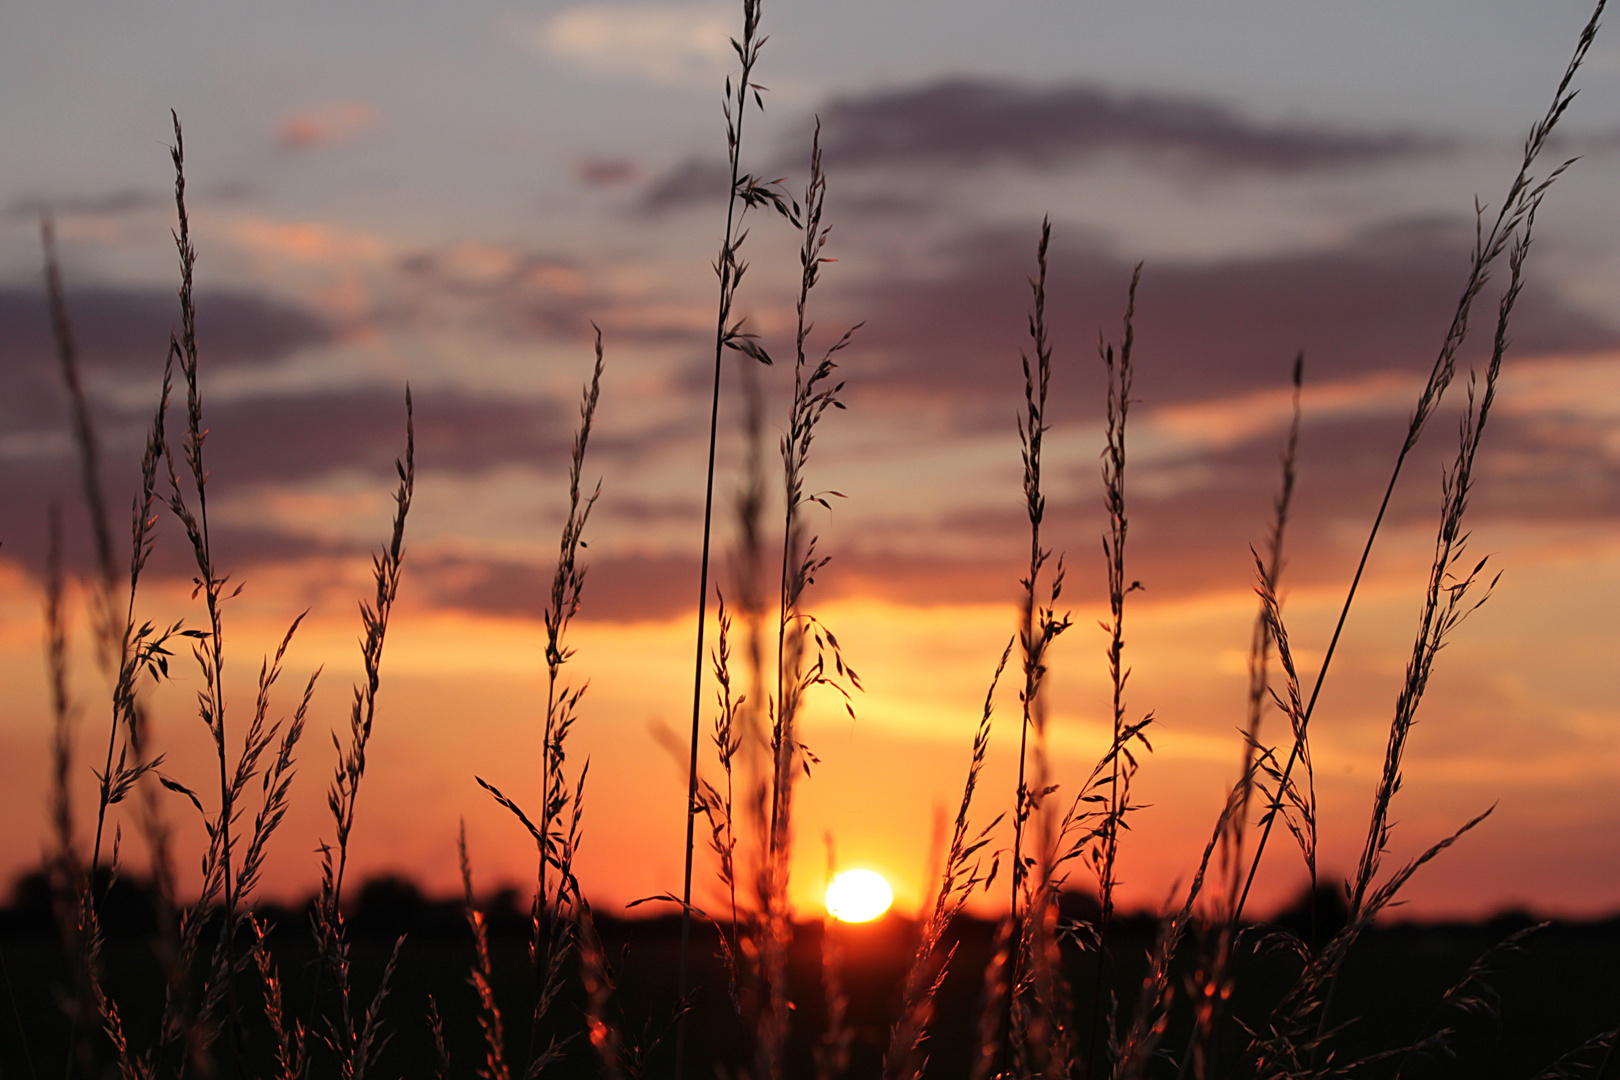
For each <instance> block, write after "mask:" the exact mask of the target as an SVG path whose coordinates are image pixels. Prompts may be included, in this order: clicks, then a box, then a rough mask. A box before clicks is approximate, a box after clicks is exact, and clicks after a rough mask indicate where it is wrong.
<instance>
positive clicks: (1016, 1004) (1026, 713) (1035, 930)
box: [1006, 218, 1070, 1071]
mask: <svg viewBox="0 0 1620 1080" xmlns="http://www.w3.org/2000/svg"><path fill="white" fill-rule="evenodd" d="M1051 239H1052V222H1051V219H1050V218H1045V219H1043V220H1042V221H1041V238H1040V242H1039V244H1038V245H1037V246H1036V252H1035V261H1036V267H1037V273H1036V276H1034V277H1032V278H1030V280H1029V285H1030V291H1031V293H1032V294H1033V295H1032V299H1033V307H1032V310H1031V311H1030V315H1029V336H1030V342H1031V346H1032V349H1033V353H1034V356H1033V360H1032V358H1031V356H1030V355H1029V354H1027V353H1026V354H1024V355H1023V356H1021V358H1020V359H1021V361H1022V364H1023V370H1024V411H1023V412H1022V413H1021V414H1020V415H1019V417H1018V439H1019V449H1020V454H1021V457H1022V459H1023V465H1024V509H1025V513H1026V514H1027V516H1028V518H1029V565H1028V568H1027V570H1026V572H1025V576H1024V578H1023V580H1022V581H1021V582H1019V584H1020V585H1021V586H1022V589H1023V594H1022V596H1023V611H1022V616H1023V618H1022V622H1021V625H1020V628H1019V634H1018V642H1019V651H1020V653H1021V654H1022V655H1021V659H1022V663H1023V669H1024V683H1023V686H1022V687H1021V688H1020V690H1019V695H1018V697H1019V702H1020V705H1021V716H1020V724H1019V732H1018V789H1017V803H1016V806H1015V808H1014V813H1013V858H1012V873H1011V875H1010V877H1011V881H1010V883H1009V887H1010V892H1011V896H1010V898H1009V906H1008V914H1009V917H1010V918H1011V919H1012V920H1013V926H1014V930H1015V932H1016V933H1017V939H1016V940H1017V945H1016V947H1015V948H1014V949H1013V950H1012V953H1011V954H1010V956H1009V958H1008V968H1007V980H1008V981H1007V1002H1006V1005H1007V1016H1006V1031H1007V1054H1008V1058H1007V1063H1008V1064H1011V1063H1012V1062H1013V1060H1014V1059H1015V1058H1016V1053H1015V1050H1016V1047H1017V1046H1018V1045H1022V1044H1025V1043H1030V1042H1036V1043H1042V1044H1045V1045H1044V1046H1043V1047H1036V1048H1035V1051H1036V1052H1037V1053H1046V1052H1049V1053H1051V1054H1052V1055H1053V1056H1054V1058H1055V1059H1057V1060H1058V1061H1060V1062H1061V1063H1060V1064H1057V1065H1056V1066H1055V1067H1056V1068H1058V1069H1059V1070H1060V1071H1061V1070H1062V1069H1064V1068H1065V1067H1066V1064H1067V1054H1066V1053H1063V1052H1060V1050H1059V1044H1060V1043H1062V1042H1063V1041H1065V1040H1066V1038H1067V1028H1066V1025H1065V1023H1064V1020H1063V1018H1061V1017H1059V1016H1057V1015H1056V1011H1055V1010H1053V1009H1052V1008H1051V1006H1052V1004H1053V1002H1052V1000H1051V999H1052V994H1051V993H1050V991H1051V989H1052V986H1051V985H1050V983H1051V981H1052V980H1053V979H1058V978H1061V977H1062V975H1061V972H1060V971H1052V970H1049V968H1050V967H1051V964H1050V963H1049V961H1050V957H1048V956H1047V950H1046V949H1045V948H1044V947H1042V943H1043V942H1044V941H1045V938H1046V927H1045V921H1046V909H1047V905H1048V902H1049V900H1050V899H1051V890H1052V883H1051V870H1052V862H1051V861H1052V855H1053V852H1052V850H1051V848H1052V836H1051V822H1050V816H1049V814H1047V812H1046V810H1045V809H1044V803H1045V798H1046V796H1047V795H1048V794H1050V792H1049V791H1048V790H1047V785H1048V780H1049V777H1048V770H1047V759H1046V699H1045V698H1044V697H1043V696H1042V694H1041V689H1042V684H1043V682H1044V679H1045V675H1046V652H1047V649H1048V648H1049V647H1050V646H1051V643H1052V642H1053V640H1055V639H1056V638H1057V636H1058V635H1059V634H1061V633H1063V631H1065V630H1067V629H1068V628H1069V625H1070V623H1069V617H1068V616H1067V615H1061V616H1060V615H1058V614H1057V613H1056V611H1055V610H1054V607H1055V605H1056V603H1057V601H1058V598H1059V597H1060V596H1061V595H1062V593H1063V559H1062V557H1061V556H1059V558H1058V562H1057V568H1056V572H1055V573H1054V574H1053V575H1052V578H1051V580H1050V582H1049V583H1048V585H1047V590H1048V595H1047V597H1046V601H1045V603H1042V602H1041V600H1040V599H1039V597H1038V590H1039V589H1040V585H1041V582H1040V576H1041V571H1042V570H1043V569H1044V568H1045V566H1046V563H1047V561H1048V560H1049V559H1050V558H1051V555H1052V553H1051V552H1050V551H1048V550H1046V549H1045V548H1043V547H1042V546H1041V523H1042V521H1043V520H1044V519H1045V515H1046V495H1045V493H1044V492H1043V491H1042V488H1041V446H1042V442H1043V441H1044V437H1045V433H1046V430H1047V422H1046V398H1047V391H1048V387H1049V386H1050V383H1051V377H1052V345H1051V342H1050V340H1049V339H1048V336H1047V327H1046V254H1047V248H1048V246H1049V244H1050V243H1051ZM1031 729H1033V730H1034V732H1035V747H1034V755H1035V770H1034V771H1035V783H1034V785H1033V787H1031V785H1030V784H1029V782H1028V778H1027V766H1028V761H1029V733H1030V731H1031ZM1036 813H1039V814H1040V815H1041V821H1040V825H1041V829H1040V840H1039V844H1038V848H1039V852H1040V854H1039V856H1038V857H1037V858H1034V859H1028V858H1026V856H1025V855H1024V823H1025V822H1026V821H1028V820H1029V818H1030V816H1031V815H1032V814H1036ZM1030 865H1034V866H1036V867H1037V868H1038V871H1039V874H1038V876H1039V878H1040V881H1039V883H1038V884H1037V885H1035V886H1034V887H1033V888H1032V887H1031V886H1030V883H1029V877H1030V872H1029V866H1030ZM1020 897H1022V898H1023V901H1024V911H1023V917H1022V918H1021V919H1020V916H1019V910H1018V904H1019V898H1020ZM1026 965H1027V970H1026ZM1026 977H1028V978H1030V979H1032V980H1033V981H1034V983H1033V985H1034V990H1035V997H1036V1001H1035V1009H1036V1011H1037V1013H1038V1014H1039V1015H1038V1016H1037V1023H1038V1024H1040V1025H1041V1026H1042V1030H1043V1031H1044V1033H1045V1034H1044V1035H1040V1036H1038V1037H1036V1038H1034V1039H1029V1038H1027V1037H1026V1036H1028V1035H1029V1032H1027V1031H1025V1030H1024V1027H1025V1025H1024V1024H1022V1023H1020V1015H1021V1011H1022V1006H1021V1004H1020V989H1021V986H1022V983H1023V981H1024V979H1025V978H1026Z"/></svg>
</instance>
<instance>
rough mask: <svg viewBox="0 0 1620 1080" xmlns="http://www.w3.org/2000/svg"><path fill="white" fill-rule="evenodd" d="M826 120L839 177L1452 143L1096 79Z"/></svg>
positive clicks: (687, 182)
mask: <svg viewBox="0 0 1620 1080" xmlns="http://www.w3.org/2000/svg"><path fill="white" fill-rule="evenodd" d="M817 114H818V115H819V117H820V119H821V131H822V150H823V153H824V154H825V155H826V159H827V162H828V165H829V166H830V167H833V168H837V169H882V168H904V167H913V166H917V165H937V166H943V167H946V168H952V169H976V168H983V167H985V166H989V165H996V164H1003V163H1005V164H1012V165H1017V166H1021V167H1024V168H1036V169H1051V168H1059V167H1064V166H1072V165H1076V164H1083V163H1085V162H1086V161H1088V160H1090V159H1092V158H1094V157H1096V156H1097V155H1099V154H1102V153H1106V152H1110V151H1123V152H1126V153H1130V154H1133V155H1135V156H1136V157H1138V158H1139V159H1141V160H1143V161H1144V162H1145V163H1146V164H1149V165H1151V166H1154V167H1157V168H1161V169H1167V170H1170V171H1174V172H1178V173H1183V174H1189V175H1191V174H1194V172H1195V171H1196V174H1197V175H1207V174H1208V173H1210V172H1211V171H1215V172H1236V171H1245V172H1251V173H1254V172H1259V173H1282V174H1288V173H1299V172H1306V171H1310V170H1323V169H1342V168H1345V167H1353V166H1364V165H1377V164H1382V163H1385V162H1390V161H1397V160H1402V159H1406V158H1412V157H1418V156H1422V155H1428V154H1434V153H1438V152H1441V151H1444V150H1447V149H1449V148H1450V147H1451V146H1452V143H1451V141H1449V140H1446V139H1442V138H1438V137H1435V136H1431V135H1420V134H1416V133H1413V132H1408V131H1381V132H1367V131H1353V130H1342V129H1338V128H1333V127H1328V126H1323V125H1316V124H1311V123H1308V122H1304V121H1290V122H1262V121H1257V120H1252V119H1250V118H1248V117H1245V116H1243V115H1242V114H1240V113H1238V112H1236V111H1234V110H1232V109H1230V108H1228V107H1227V106H1225V105H1222V104H1220V103H1219V102H1216V101H1213V100H1210V99H1208V98H1202V97H1195V96H1192V95H1187V94H1181V95H1173V94H1134V95H1122V94H1116V93H1112V92H1110V91H1109V90H1107V89H1105V88H1103V87H1100V86H1095V85H1092V84H1089V83H1069V84H1063V85H1057V86H1045V87H1028V86H1020V85H1018V84H1015V83H1011V82H1004V81H992V80H982V79H971V78H953V79H946V80H942V81H939V82H935V83H930V84H928V85H925V86H913V87H904V88H900V89H895V90H881V91H877V92H874V93H869V94H865V95H860V96H851V97H841V98H835V99H833V100H832V101H830V102H828V103H826V104H825V105H823V106H822V107H821V108H820V109H819V110H818V111H817ZM800 156H802V150H801V149H800V148H799V147H797V145H795V148H794V149H793V150H792V151H790V152H784V153H781V154H779V155H778V157H777V159H776V163H775V164H773V165H772V166H771V167H770V170H769V171H770V172H771V174H772V175H777V174H778V173H780V172H784V171H790V170H791V171H795V172H796V171H797V170H798V169H799V168H800V167H801V165H802V163H801V162H800V161H799V157H800ZM728 178H729V176H728V174H727V172H726V171H725V169H724V168H723V167H722V166H721V165H720V164H719V163H718V162H714V161H705V160H702V159H691V160H688V161H685V162H682V163H681V164H680V165H678V166H676V167H675V168H674V169H672V170H671V171H670V172H669V173H667V174H665V175H664V176H663V177H662V178H660V179H658V180H656V181H655V182H654V183H653V184H652V185H651V187H650V188H649V190H648V192H647V193H646V195H645V196H644V197H643V204H644V208H645V209H647V210H649V211H654V212H658V211H665V210H669V209H673V208H675V207H678V206H682V205H686V204H690V203H697V202H707V201H712V200H714V199H719V198H723V197H724V196H725V191H726V182H727V180H728Z"/></svg>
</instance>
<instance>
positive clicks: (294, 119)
mask: <svg viewBox="0 0 1620 1080" xmlns="http://www.w3.org/2000/svg"><path fill="white" fill-rule="evenodd" d="M376 122H377V110H376V109H374V108H372V107H371V106H370V105H368V104H366V103H365V102H363V101H329V102H326V103H324V104H321V105H317V106H315V107H314V108H311V109H305V110H304V111H302V112H295V113H289V114H288V115H286V116H283V117H282V118H281V121H280V122H279V123H278V124H277V125H276V140H277V141H278V142H280V143H281V145H282V146H290V147H293V148H295V149H301V150H302V149H308V148H310V147H315V146H327V145H330V144H332V143H342V142H348V141H349V140H350V139H352V138H354V137H355V136H356V135H358V134H359V133H360V132H362V131H364V130H365V129H366V128H369V127H371V126H372V125H373V124H375V123H376Z"/></svg>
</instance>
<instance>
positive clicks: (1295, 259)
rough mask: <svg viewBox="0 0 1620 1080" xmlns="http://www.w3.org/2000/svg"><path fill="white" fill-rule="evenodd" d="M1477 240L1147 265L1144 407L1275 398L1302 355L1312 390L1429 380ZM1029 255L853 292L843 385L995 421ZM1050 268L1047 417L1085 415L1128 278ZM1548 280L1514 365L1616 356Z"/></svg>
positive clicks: (1086, 251)
mask: <svg viewBox="0 0 1620 1080" xmlns="http://www.w3.org/2000/svg"><path fill="white" fill-rule="evenodd" d="M1471 242H1472V233H1471V232H1470V231H1468V230H1467V229H1466V227H1465V226H1464V225H1463V223H1461V222H1446V221H1436V220H1432V219H1421V220H1399V221H1391V222H1387V223H1384V224H1383V225H1380V226H1378V227H1376V228H1373V229H1369V230H1367V231H1364V232H1361V233H1358V234H1356V235H1353V236H1351V237H1348V238H1347V239H1346V240H1344V241H1343V242H1342V243H1340V244H1337V245H1334V246H1330V247H1324V248H1310V249H1303V250H1296V251H1285V252H1280V253H1272V254H1264V255H1252V256H1238V257H1229V258H1223V259H1215V260H1204V261H1190V260H1187V261H1177V260H1169V259H1166V260H1158V261H1155V262H1152V263H1149V264H1148V265H1146V266H1145V267H1144V269H1143V273H1142V284H1141V288H1140V290H1139V292H1138V295H1137V318H1136V333H1137V348H1138V356H1139V358H1140V364H1139V366H1140V376H1139V380H1138V384H1137V386H1138V394H1139V396H1140V397H1142V398H1143V399H1144V400H1145V401H1148V402H1149V403H1151V404H1153V405H1163V404H1170V403H1179V402H1196V401H1200V400H1205V399H1209V398H1218V397H1226V396H1230V395H1236V394H1241V393H1244V392H1247V391H1251V390H1257V389H1264V388H1268V387H1276V386H1280V385H1282V384H1283V382H1284V381H1285V379H1286V377H1287V371H1288V365H1289V364H1290V362H1291V361H1292V359H1293V357H1294V355H1295V353H1296V352H1298V351H1299V350H1301V349H1303V350H1304V352H1305V362H1306V379H1307V381H1308V382H1309V383H1327V382H1333V381H1337V380H1343V379H1351V380H1355V379H1364V378H1367V377H1369V376H1372V375H1374V374H1377V373H1380V372H1393V373H1397V374H1407V375H1412V374H1419V375H1426V374H1427V373H1428V371H1429V369H1430V367H1431V366H1432V364H1433V362H1434V357H1435V353H1436V350H1437V349H1438V347H1439V344H1440V341H1441V338H1442V337H1443V336H1444V333H1445V329H1446V327H1447V326H1448V325H1449V324H1450V320H1451V315H1452V312H1453V310H1454V308H1455V305H1456V302H1457V297H1458V295H1459V293H1460V291H1461V288H1462V285H1463V279H1464V274H1465V272H1466V269H1467V265H1466V262H1465V253H1466V252H1467V250H1468V249H1469V247H1470V246H1471ZM1034 248H1035V244H1034V236H1033V233H1030V234H1028V235H1025V234H1022V233H1012V232H1007V231H1001V230H996V231H984V232H980V233H977V234H974V235H970V236H968V237H966V238H963V239H962V240H960V241H957V242H955V243H954V244H953V245H952V246H951V247H950V248H948V249H946V250H943V251H941V253H940V256H941V259H940V263H939V265H941V266H942V267H943V269H940V270H937V271H933V272H930V273H928V274H926V275H923V274H918V275H917V276H915V277H911V278H907V277H905V276H903V275H900V274H898V273H896V272H895V271H893V270H887V271H886V272H885V275H884V276H883V277H882V278H879V279H877V280H872V281H864V282H859V283H854V284H851V285H847V286H845V288H846V290H847V291H846V295H847V296H850V297H852V298H858V306H859V309H860V311H861V314H862V315H863V316H864V317H865V318H866V320H867V325H866V328H865V329H864V330H863V331H862V333H861V340H860V346H861V348H862V349H863V350H866V351H867V355H869V356H873V355H874V354H875V357H874V359H872V360H869V361H868V362H867V364H866V365H865V367H866V370H865V371H860V370H852V371H851V375H852V376H853V378H852V387H856V386H858V387H860V388H870V389H871V390H874V391H882V392H883V393H885V394H890V395H899V396H900V397H901V398H902V399H905V398H915V397H926V398H929V399H931V400H933V401H934V402H936V403H937V404H939V405H940V406H941V407H944V408H946V409H947V410H953V411H954V412H955V414H956V415H957V416H958V417H959V418H960V420H961V421H962V422H964V423H969V424H972V423H977V422H980V421H981V420H986V419H987V420H988V422H991V423H1000V422H1001V420H1002V418H1004V417H1006V416H1007V415H1010V413H1011V411H1012V409H1013V408H1014V405H1015V398H1016V396H1017V393H1018V386H1019V384H1018V382H1017V378H1018V357H1019V354H1020V350H1022V349H1024V348H1025V347H1026V340H1025V328H1024V322H1025V312H1026V311H1027V309H1028V306H1029V286H1028V285H1027V283H1026V281H1027V275H1028V274H1029V273H1030V271H1031V270H1032V269H1033V265H1034ZM1049 261H1050V275H1049V279H1048V296H1049V316H1050V319H1051V323H1052V326H1053V333H1054V341H1055V343H1056V347H1057V350H1058V354H1059V357H1060V368H1059V375H1058V377H1057V378H1056V379H1055V380H1054V384H1053V395H1054V401H1055V403H1056V404H1055V408H1056V410H1058V412H1057V414H1058V415H1062V414H1064V413H1065V412H1066V411H1069V410H1077V411H1080V412H1081V413H1082V414H1084V415H1095V413H1096V412H1097V411H1098V409H1099V408H1100V406H1099V405H1098V402H1099V401H1100V400H1101V399H1100V397H1099V394H1098V391H1100V388H1101V385H1102V384H1101V376H1100V374H1098V373H1097V372H1096V371H1093V370H1092V368H1093V367H1094V366H1095V365H1093V364H1091V363H1089V357H1090V356H1091V355H1092V354H1093V352H1094V350H1095V347H1096V341H1097V335H1098V332H1099V330H1102V331H1104V332H1106V333H1107V334H1108V335H1109V336H1110V337H1117V336H1118V332H1119V331H1118V327H1119V325H1120V318H1121V314H1122V312H1123V310H1124V304H1125V292H1126V286H1127V284H1128V283H1129V281H1130V276H1131V269H1132V267H1131V264H1130V263H1129V262H1128V261H1126V260H1124V259H1122V258H1120V257H1119V256H1118V255H1117V254H1116V253H1115V252H1113V251H1112V250H1110V249H1108V248H1107V247H1105V246H1101V245H1099V244H1097V243H1095V242H1092V241H1089V240H1086V239H1085V238H1076V237H1074V236H1073V235H1072V234H1069V235H1065V234H1064V233H1063V232H1061V231H1059V232H1057V233H1056V234H1055V235H1054V238H1053V241H1052V248H1051V255H1050V260H1049ZM1541 280H1542V279H1540V278H1537V277H1536V276H1535V275H1533V274H1532V275H1531V278H1530V282H1529V284H1528V285H1527V286H1526V288H1525V290H1524V293H1523V295H1522V296H1521V297H1520V301H1519V306H1518V309H1517V313H1516V316H1515V323H1514V332H1513V353H1514V355H1515V356H1534V355H1538V354H1541V355H1545V354H1552V353H1572V354H1579V353H1590V352H1594V351H1597V350H1601V349H1612V348H1616V347H1620V331H1617V330H1616V329H1615V328H1614V327H1611V326H1609V325H1607V324H1605V323H1603V322H1602V321H1600V320H1599V319H1597V318H1596V317H1595V316H1592V315H1590V314H1587V313H1585V312H1582V311H1579V310H1577V309H1575V308H1573V307H1572V306H1571V305H1570V304H1568V303H1567V302H1566V301H1565V300H1564V299H1563V297H1562V296H1560V295H1559V294H1558V293H1557V292H1555V291H1554V290H1552V289H1551V288H1550V287H1548V286H1546V285H1543V284H1540V282H1541ZM845 303H846V306H848V307H850V308H853V307H854V306H856V304H855V302H854V301H853V300H852V301H846V302H845ZM1493 313H1494V299H1493V298H1492V297H1491V295H1490V294H1489V293H1488V294H1487V296H1486V297H1485V298H1483V299H1482V301H1481V303H1480V304H1479V305H1477V306H1476V309H1475V323H1476V339H1477V340H1476V345H1481V344H1482V343H1483V342H1484V341H1485V339H1486V338H1488V336H1489V332H1490V331H1489V325H1488V323H1489V320H1490V318H1491V316H1492V314H1493ZM1065 356H1067V357H1073V358H1075V360H1074V361H1073V363H1072V364H1071V363H1070V362H1067V361H1063V360H1062V358H1063V357H1065ZM1074 364H1078V365H1079V366H1078V367H1076V366H1073V365H1074ZM1070 373H1072V374H1070ZM975 418H977V419H975Z"/></svg>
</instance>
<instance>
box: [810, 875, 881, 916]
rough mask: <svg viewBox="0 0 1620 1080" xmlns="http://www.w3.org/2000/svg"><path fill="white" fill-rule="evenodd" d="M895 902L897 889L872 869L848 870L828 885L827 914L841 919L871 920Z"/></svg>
mask: <svg viewBox="0 0 1620 1080" xmlns="http://www.w3.org/2000/svg"><path fill="white" fill-rule="evenodd" d="M892 903H894V890H893V889H891V888H889V883H888V882H887V881H884V880H883V878H882V877H880V876H879V875H877V874H875V873H873V872H872V871H871V870H845V871H844V872H843V873H842V874H839V875H838V876H837V877H835V878H833V879H832V884H831V885H828V886H827V913H828V914H829V915H831V916H832V917H833V918H835V919H837V920H838V921H839V922H871V921H872V920H873V919H875V918H877V917H878V916H879V915H882V914H883V913H884V912H885V911H888V910H889V905H890V904H892Z"/></svg>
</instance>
